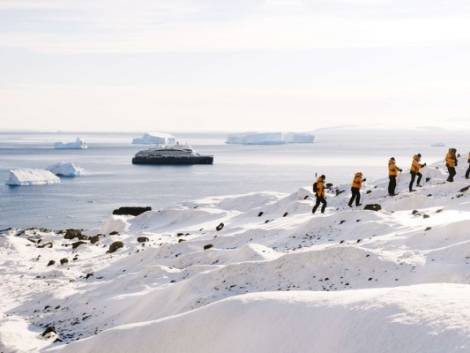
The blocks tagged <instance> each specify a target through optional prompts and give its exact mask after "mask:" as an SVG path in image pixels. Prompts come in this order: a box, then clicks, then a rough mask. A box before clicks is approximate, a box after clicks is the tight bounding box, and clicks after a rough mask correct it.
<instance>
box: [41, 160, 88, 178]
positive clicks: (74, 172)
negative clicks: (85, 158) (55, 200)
mask: <svg viewBox="0 0 470 353" xmlns="http://www.w3.org/2000/svg"><path fill="white" fill-rule="evenodd" d="M47 170H49V171H50V172H52V173H54V174H55V175H57V176H61V177H76V176H80V175H82V174H83V169H82V168H79V167H77V166H76V165H75V164H74V163H71V162H59V163H56V164H53V165H51V166H49V167H47Z"/></svg>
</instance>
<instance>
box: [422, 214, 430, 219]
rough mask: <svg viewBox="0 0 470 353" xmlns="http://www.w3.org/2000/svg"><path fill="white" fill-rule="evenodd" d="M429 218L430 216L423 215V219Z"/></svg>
mask: <svg viewBox="0 0 470 353" xmlns="http://www.w3.org/2000/svg"><path fill="white" fill-rule="evenodd" d="M429 217H431V216H430V215H428V214H423V218H429Z"/></svg>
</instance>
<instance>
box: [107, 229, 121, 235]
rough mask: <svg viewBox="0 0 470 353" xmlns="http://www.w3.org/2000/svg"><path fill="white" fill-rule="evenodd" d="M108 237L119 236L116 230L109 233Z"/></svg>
mask: <svg viewBox="0 0 470 353" xmlns="http://www.w3.org/2000/svg"><path fill="white" fill-rule="evenodd" d="M109 235H119V232H118V231H116V230H113V231H112V232H111V233H109Z"/></svg>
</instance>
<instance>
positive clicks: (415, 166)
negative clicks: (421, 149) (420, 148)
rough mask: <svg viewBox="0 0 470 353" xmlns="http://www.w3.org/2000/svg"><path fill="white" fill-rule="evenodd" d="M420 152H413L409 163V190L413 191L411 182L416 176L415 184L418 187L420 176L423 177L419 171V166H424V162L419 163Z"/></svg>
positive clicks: (412, 182) (419, 185)
mask: <svg viewBox="0 0 470 353" xmlns="http://www.w3.org/2000/svg"><path fill="white" fill-rule="evenodd" d="M420 162H421V153H418V154H415V155H414V156H413V162H412V163H411V169H410V174H411V181H410V192H412V191H415V190H413V184H414V182H415V180H416V177H418V181H417V183H416V185H417V186H418V187H421V178H422V177H423V174H421V173H420V170H421V168H423V167H426V163H424V164H421V163H420Z"/></svg>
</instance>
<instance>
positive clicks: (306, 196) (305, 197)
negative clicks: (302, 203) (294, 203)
mask: <svg viewBox="0 0 470 353" xmlns="http://www.w3.org/2000/svg"><path fill="white" fill-rule="evenodd" d="M308 198H309V195H305V196H304V200H307V199H308ZM261 213H262V212H261ZM261 216H262V215H261ZM261 216H258V217H261Z"/></svg>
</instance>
